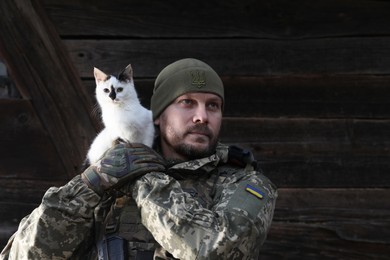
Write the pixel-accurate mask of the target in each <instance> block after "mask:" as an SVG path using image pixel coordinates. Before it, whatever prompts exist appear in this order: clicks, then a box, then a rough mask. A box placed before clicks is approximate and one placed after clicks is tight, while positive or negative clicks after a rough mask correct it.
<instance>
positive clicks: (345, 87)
mask: <svg viewBox="0 0 390 260" xmlns="http://www.w3.org/2000/svg"><path fill="white" fill-rule="evenodd" d="M135 71H137V68H135ZM110 73H114V71H111V70H110ZM135 76H137V74H136V72H135ZM222 80H223V82H224V85H225V102H226V105H225V107H224V116H227V117H276V118H278V117H294V118H296V117H309V118H390V91H389V88H388V84H389V80H390V78H389V77H388V76H386V75H384V76H373V75H337V76H323V75H317V76H294V75H287V76H271V77H267V76H259V77H222ZM83 84H84V86H85V88H86V89H87V91H88V93H89V95H90V96H91V97H94V91H95V90H94V89H95V81H94V80H93V79H84V80H83ZM135 85H136V89H137V92H138V96H139V98H140V99H141V102H142V104H143V105H144V106H146V107H150V97H151V95H152V91H153V86H154V79H145V78H137V77H136V78H135Z"/></svg>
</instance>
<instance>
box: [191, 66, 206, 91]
mask: <svg viewBox="0 0 390 260" xmlns="http://www.w3.org/2000/svg"><path fill="white" fill-rule="evenodd" d="M190 74H191V84H192V85H194V86H196V87H198V88H201V87H204V86H206V72H204V71H201V70H192V71H190Z"/></svg>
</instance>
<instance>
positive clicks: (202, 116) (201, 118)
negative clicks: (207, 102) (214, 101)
mask: <svg viewBox="0 0 390 260" xmlns="http://www.w3.org/2000/svg"><path fill="white" fill-rule="evenodd" d="M193 122H194V123H195V124H199V123H207V122H208V114H207V110H206V107H205V106H198V107H197V108H196V109H195V114H194V118H193Z"/></svg>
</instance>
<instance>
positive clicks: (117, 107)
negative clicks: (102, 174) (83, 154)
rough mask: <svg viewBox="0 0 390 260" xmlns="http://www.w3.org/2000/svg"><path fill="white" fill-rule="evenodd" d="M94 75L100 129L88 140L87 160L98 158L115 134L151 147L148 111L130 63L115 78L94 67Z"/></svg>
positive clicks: (150, 117) (110, 145) (151, 138)
mask: <svg viewBox="0 0 390 260" xmlns="http://www.w3.org/2000/svg"><path fill="white" fill-rule="evenodd" d="M94 76H95V81H96V99H97V101H98V103H99V106H100V108H101V112H102V121H103V124H104V129H103V130H102V131H101V132H100V133H99V134H98V135H97V136H96V138H95V139H94V141H93V142H92V144H91V147H90V149H89V151H88V154H87V159H88V160H89V163H90V164H92V163H95V162H96V161H98V160H99V159H100V158H101V156H102V155H103V154H104V152H105V151H107V149H109V148H111V147H112V145H113V143H114V142H115V140H117V139H118V138H121V139H122V140H124V141H126V142H130V143H143V144H145V145H147V146H150V147H151V146H152V145H153V139H154V125H153V119H152V112H151V111H150V110H148V109H146V108H145V107H143V106H142V105H141V103H140V101H139V99H138V95H137V92H136V90H135V87H134V80H133V70H132V67H131V65H130V64H129V65H128V66H127V67H126V68H125V69H124V71H123V72H122V73H121V74H120V75H119V76H118V78H117V77H114V76H109V75H107V74H105V73H104V72H102V71H101V70H99V69H97V68H94ZM121 88H122V91H120V89H121ZM113 89H115V94H116V97H115V98H114V99H113V98H110V97H109V95H110V93H112V91H113Z"/></svg>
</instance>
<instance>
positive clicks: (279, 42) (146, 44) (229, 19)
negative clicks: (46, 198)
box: [0, 0, 390, 259]
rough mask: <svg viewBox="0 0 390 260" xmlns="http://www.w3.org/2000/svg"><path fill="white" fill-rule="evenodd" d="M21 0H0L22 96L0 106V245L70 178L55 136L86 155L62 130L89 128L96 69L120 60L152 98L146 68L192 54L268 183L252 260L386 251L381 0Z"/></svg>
mask: <svg viewBox="0 0 390 260" xmlns="http://www.w3.org/2000/svg"><path fill="white" fill-rule="evenodd" d="M26 2H27V3H29V2H30V1H26ZM32 3H33V5H32V7H33V8H32V10H29V11H28V12H27V11H26V10H24V9H23V10H21V9H18V8H16V9H12V8H14V7H17V6H19V7H20V6H21V5H22V3H21V1H16V4H11V1H10V0H7V1H3V2H1V4H0V7H1V9H0V10H1V11H0V12H1V13H0V14H1V15H3V10H5V9H7V10H9V12H8V13H6V14H4V15H5V16H2V18H0V19H1V21H3V20H4V21H5V24H4V26H3V25H2V24H1V25H0V29H1V32H4V33H6V35H5V36H4V37H5V38H4V39H7V40H8V41H10V42H11V43H8V42H7V44H6V45H4V44H3V52H4V53H3V56H5V57H0V59H1V58H3V59H5V60H6V61H7V63H9V64H8V66H9V67H10V68H9V70H10V72H12V73H11V74H12V77H13V79H14V81H15V83H16V84H15V85H16V86H17V88H18V90H19V92H21V94H22V99H15V98H12V99H11V97H9V98H8V99H2V100H0V111H1V113H0V123H1V124H0V141H1V146H0V155H1V158H2V159H1V163H0V216H1V217H0V231H1V232H0V246H2V245H4V243H5V241H6V238H8V237H9V236H10V235H11V234H12V232H13V231H14V230H15V229H16V227H17V224H18V222H19V221H20V219H21V217H23V216H24V215H26V214H28V213H29V212H30V211H31V210H32V209H33V208H34V207H36V205H38V204H39V202H40V199H41V197H42V195H43V194H44V192H45V190H46V189H47V188H48V187H50V186H52V185H57V186H59V185H62V184H63V183H65V182H66V181H67V180H68V178H69V176H68V175H66V169H65V168H64V166H63V164H64V163H66V162H65V161H64V159H63V160H62V161H61V159H60V158H61V157H62V154H60V153H59V152H58V147H59V145H60V144H59V143H58V142H62V141H63V142H69V143H68V144H69V146H71V147H73V148H74V149H81V147H84V148H82V149H85V146H86V143H87V140H90V138H93V135H94V133H92V134H91V133H90V132H88V133H83V134H80V135H79V131H81V130H79V129H73V128H74V127H77V126H79V127H84V124H85V123H84V120H86V121H85V122H87V124H88V125H95V129H97V128H98V123H96V121H97V120H98V118H96V117H94V116H93V115H92V114H91V112H90V111H91V110H92V108H93V104H94V102H95V101H94V99H93V95H94V94H93V92H94V80H93V74H92V71H93V67H98V68H100V69H102V70H105V71H107V72H112V73H117V72H119V71H120V70H122V69H123V68H124V67H125V66H126V65H127V64H129V63H131V64H132V66H133V68H134V75H135V84H136V88H137V90H138V94H139V97H140V98H141V101H142V103H143V104H144V105H145V106H149V98H150V96H151V93H152V89H153V80H154V78H155V76H156V75H157V73H158V72H159V71H160V70H161V69H162V68H163V67H164V66H166V65H167V64H168V63H170V62H172V61H174V60H177V59H180V58H183V57H196V58H199V59H202V60H204V61H206V62H207V63H209V64H210V65H211V66H212V67H214V68H215V69H216V71H217V72H218V73H219V74H220V75H221V76H222V79H223V81H224V83H225V89H226V106H225V111H224V114H225V119H224V121H223V130H222V133H221V140H222V141H223V142H226V143H234V144H239V145H242V146H244V147H247V148H250V149H252V151H253V152H254V154H255V156H256V157H257V158H258V159H259V161H260V163H261V166H262V168H263V170H264V171H265V173H266V175H268V176H269V177H270V178H271V180H272V181H273V182H274V183H275V184H276V185H277V186H278V187H279V188H280V197H279V199H278V202H277V208H276V211H275V216H274V222H273V226H272V228H271V232H270V233H269V236H268V239H267V241H266V243H265V245H264V247H263V250H262V255H263V257H262V259H282V258H283V259H326V258H333V259H367V258H368V259H388V256H389V255H390V232H389V230H390V221H389V219H390V204H389V201H390V160H389V159H390V149H389V147H390V135H389V133H390V87H389V86H390V84H389V83H390V58H389V57H390V49H389V47H388V46H390V2H387V1H379V0H378V1H376V0H357V1H350V0H337V1H336V0H319V1H309V0H299V1H286V0H278V1H265V0H261V1H251V0H232V1H215V0H211V1H187V0H184V1H179V2H178V1H172V0H168V1H156V0H147V1H145V0H142V1H141V0H136V1H131V3H129V1H125V0H113V1H103V0H94V1H92V0H85V1H78V0H68V1H63V0H42V1H41V3H42V4H43V5H42V6H43V7H42V6H41V5H40V4H39V3H40V2H38V1H36V0H34V1H32ZM34 10H35V11H34ZM45 11H46V12H47V13H46V14H45ZM34 12H36V13H35V15H34ZM26 13H27V14H29V15H27V17H26ZM36 14H39V15H36ZM46 15H48V19H47V17H46ZM17 20H21V22H22V23H20V24H19V25H17V23H16V21H17ZM35 20H36V21H37V22H36V23H34V22H35ZM11 25H12V26H11ZM22 26H24V27H23V31H21V29H20V28H22ZM21 32H24V33H25V34H26V36H24V35H23V34H22V33H21ZM56 32H58V35H59V36H58V35H57V34H56ZM2 37H3V34H2ZM58 37H60V38H58ZM27 38H28V39H30V38H31V40H30V41H26V39H27ZM2 39H3V38H1V39H0V43H1V42H3V40H2ZM48 39H50V41H49V40H48ZM59 39H61V40H59ZM43 43H44V44H43ZM4 46H7V49H4ZM63 48H64V49H63ZM64 50H65V51H64ZM63 51H64V52H63ZM57 55H58V56H57ZM48 57H52V58H50V59H49V58H48ZM18 58H19V59H18ZM17 61H18V62H17ZM39 61H41V62H39ZM44 63H46V64H44ZM60 68H65V69H64V70H61V69H60ZM30 71H34V72H35V74H34V76H32V73H31V72H30ZM26 72H27V74H25V73H26ZM22 74H23V75H24V76H23V77H19V76H20V75H22ZM53 75H55V77H54V78H52V77H53ZM26 82H32V83H34V84H35V85H32V86H30V85H29V84H27V83H26ZM53 86H56V87H53ZM66 86H68V87H66ZM38 90H39V91H38ZM58 97H63V98H58ZM3 98H4V97H3ZM46 99H48V103H49V104H50V105H48V106H47V107H45V106H44V105H37V104H41V103H42V104H44V103H45V102H43V101H44V100H46ZM80 104H81V105H80ZM80 107H81V108H82V110H79V108H80ZM47 109H49V110H47ZM47 111H52V112H51V113H48V116H47V118H45V117H44V115H45V114H47V113H46V112H47ZM76 111H77V112H76ZM49 116H51V117H52V118H50V117H49ZM58 121H63V122H61V124H63V125H64V126H63V127H62V128H61V129H57V130H55V129H53V127H54V126H52V125H50V124H53V123H56V122H58ZM91 122H92V123H91ZM56 127H59V126H56ZM57 131H59V132H61V133H62V134H63V133H65V134H67V135H68V136H69V137H68V139H67V141H65V140H58V139H59V138H57V137H56V132H57ZM86 131H87V130H86ZM68 132H69V133H68ZM70 132H71V133H70ZM61 136H62V135H61ZM80 138H85V139H83V140H80ZM88 138H89V139H88ZM75 143H77V145H76V144H75ZM79 143H81V145H80V146H78V144H79ZM42 144H45V145H42ZM64 145H65V144H64ZM76 147H77V148H76ZM64 151H65V150H64ZM64 153H65V154H64V156H70V155H69V154H68V153H69V150H67V151H65V152H64ZM81 153H82V152H79V153H78V155H77V156H76V157H77V158H78V159H79V160H81V159H82V158H81V157H82V155H81ZM72 165H73V164H72ZM15 202H17V203H15ZM8 212H11V213H10V214H6V213H8Z"/></svg>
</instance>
